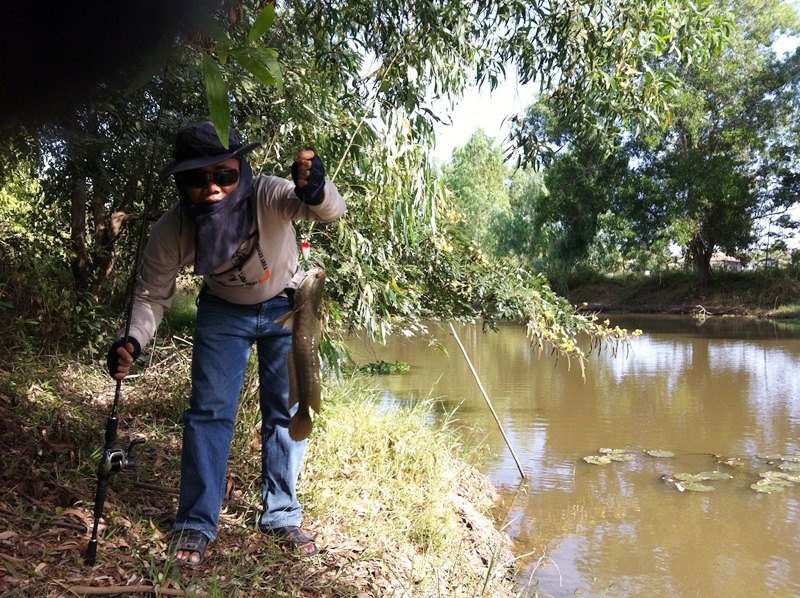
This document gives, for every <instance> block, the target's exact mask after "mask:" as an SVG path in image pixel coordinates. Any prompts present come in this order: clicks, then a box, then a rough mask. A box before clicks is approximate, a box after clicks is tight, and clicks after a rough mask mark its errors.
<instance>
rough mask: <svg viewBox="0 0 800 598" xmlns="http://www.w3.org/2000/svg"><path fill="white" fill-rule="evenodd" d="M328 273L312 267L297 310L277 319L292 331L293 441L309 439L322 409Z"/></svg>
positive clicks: (299, 290) (297, 294) (298, 295)
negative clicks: (313, 415)
mask: <svg viewBox="0 0 800 598" xmlns="http://www.w3.org/2000/svg"><path fill="white" fill-rule="evenodd" d="M324 288H325V270H324V269H323V268H320V267H314V268H311V269H310V270H309V271H308V272H307V273H306V277H305V278H304V279H303V281H302V282H301V283H300V286H298V287H297V289H296V290H295V293H294V309H293V310H292V311H290V312H289V313H287V314H286V315H284V316H282V317H281V318H278V319H277V320H275V322H276V323H277V324H282V325H283V326H284V327H285V328H289V329H291V331H292V348H291V350H290V351H289V355H288V356H287V358H286V368H287V370H288V372H289V407H290V408H291V407H293V406H294V405H296V404H299V407H298V408H297V412H296V413H295V414H294V415H293V416H292V419H291V420H289V436H290V437H291V438H292V440H295V441H299V440H305V439H306V438H308V436H309V434H311V428H312V425H313V422H312V419H311V411H310V409H313V410H314V411H315V412H316V413H319V411H320V409H321V408H322V380H321V375H320V361H319V343H320V338H321V337H322V317H321V316H322V314H321V311H322V292H323V290H324Z"/></svg>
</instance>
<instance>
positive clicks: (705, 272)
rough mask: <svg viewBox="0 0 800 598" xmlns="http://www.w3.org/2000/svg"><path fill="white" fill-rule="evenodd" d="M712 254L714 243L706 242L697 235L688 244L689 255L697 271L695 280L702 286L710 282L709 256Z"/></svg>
mask: <svg viewBox="0 0 800 598" xmlns="http://www.w3.org/2000/svg"><path fill="white" fill-rule="evenodd" d="M713 254H714V244H713V243H707V242H705V241H703V239H702V238H701V237H700V236H699V235H698V236H697V237H695V238H694V239H693V240H692V242H691V243H690V244H689V255H691V256H692V261H693V262H694V267H695V270H696V272H697V280H698V282H699V283H700V286H701V287H702V288H706V287H708V285H709V284H710V283H711V256H712V255H713Z"/></svg>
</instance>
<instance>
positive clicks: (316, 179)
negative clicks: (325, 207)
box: [292, 154, 325, 206]
mask: <svg viewBox="0 0 800 598" xmlns="http://www.w3.org/2000/svg"><path fill="white" fill-rule="evenodd" d="M299 170H300V167H299V165H298V163H297V162H293V163H292V180H293V181H294V192H295V194H296V195H297V197H299V198H300V199H301V200H302V201H303V202H304V203H306V204H308V205H310V206H316V205H318V204H321V203H322V200H323V199H324V198H325V193H324V191H325V166H324V165H323V164H322V158H320V157H319V156H317V155H316V154H314V157H313V158H311V169H310V171H309V173H308V178H307V179H306V184H305V187H298V186H297V182H298V180H299V177H300V173H299Z"/></svg>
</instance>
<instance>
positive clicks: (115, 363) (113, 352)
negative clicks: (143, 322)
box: [106, 336, 142, 378]
mask: <svg viewBox="0 0 800 598" xmlns="http://www.w3.org/2000/svg"><path fill="white" fill-rule="evenodd" d="M128 343H130V344H132V345H133V354H132V355H131V357H133V360H134V361H136V360H137V359H138V357H139V355H141V354H142V346H141V345H140V344H139V341H137V340H136V339H135V338H133V337H132V336H129V337H128V340H127V342H126V341H125V340H124V339H121V338H119V339H117V340H115V341H114V343H113V344H112V345H111V348H110V349H109V350H108V356H107V357H106V365H107V366H108V373H109V374H111V377H112V378H113V377H114V375H115V374H116V373H117V372H118V371H119V353H117V349H119V348H120V347H124V346H125V345H126V344H128Z"/></svg>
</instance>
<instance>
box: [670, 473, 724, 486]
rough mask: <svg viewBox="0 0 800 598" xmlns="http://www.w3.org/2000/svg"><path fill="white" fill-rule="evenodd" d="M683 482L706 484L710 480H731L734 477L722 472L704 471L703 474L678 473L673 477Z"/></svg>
mask: <svg viewBox="0 0 800 598" xmlns="http://www.w3.org/2000/svg"><path fill="white" fill-rule="evenodd" d="M672 477H673V478H675V479H676V480H680V481H681V482H694V483H696V482H705V481H709V480H730V479H733V476H732V475H731V474H729V473H722V472H721V471H703V472H701V473H676V474H673V476H672Z"/></svg>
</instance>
